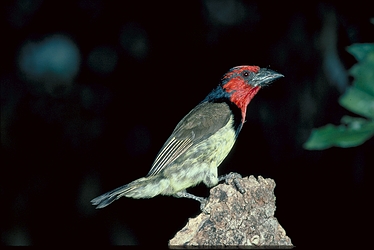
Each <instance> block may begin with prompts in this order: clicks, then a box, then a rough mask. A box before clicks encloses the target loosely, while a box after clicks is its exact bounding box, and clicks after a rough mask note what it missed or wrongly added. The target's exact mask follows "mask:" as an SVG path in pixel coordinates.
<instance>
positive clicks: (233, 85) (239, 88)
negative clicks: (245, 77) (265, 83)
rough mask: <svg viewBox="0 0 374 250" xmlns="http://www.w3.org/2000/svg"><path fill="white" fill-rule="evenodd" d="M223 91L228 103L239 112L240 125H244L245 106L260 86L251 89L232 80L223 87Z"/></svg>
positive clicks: (249, 86)
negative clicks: (227, 94) (225, 93)
mask: <svg viewBox="0 0 374 250" xmlns="http://www.w3.org/2000/svg"><path fill="white" fill-rule="evenodd" d="M223 89H224V90H225V92H227V93H229V95H230V101H231V102H233V103H234V104H235V105H236V106H238V108H239V109H240V110H241V113H242V123H244V122H245V117H246V114H247V106H248V104H249V103H250V101H251V100H252V98H253V97H254V96H255V95H256V94H257V92H258V91H259V90H260V86H256V87H253V86H251V85H248V84H246V83H243V82H242V81H235V79H232V80H231V81H230V82H228V83H227V84H225V85H224V86H223Z"/></svg>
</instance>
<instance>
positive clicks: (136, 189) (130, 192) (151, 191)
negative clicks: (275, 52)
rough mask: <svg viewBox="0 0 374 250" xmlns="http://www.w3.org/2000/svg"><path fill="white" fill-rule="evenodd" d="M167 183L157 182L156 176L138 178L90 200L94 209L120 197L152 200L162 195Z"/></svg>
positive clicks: (163, 180) (165, 181) (166, 181)
mask: <svg viewBox="0 0 374 250" xmlns="http://www.w3.org/2000/svg"><path fill="white" fill-rule="evenodd" d="M168 183H169V182H168V180H166V179H162V180H159V179H157V178H156V176H152V177H144V178H140V179H138V180H135V181H133V182H131V183H129V184H126V185H123V186H121V187H118V188H116V189H114V190H112V191H109V192H107V193H105V194H102V195H100V196H98V197H96V198H94V199H92V200H91V203H92V205H94V206H97V207H96V208H104V207H106V206H108V205H109V204H111V203H112V202H113V201H115V200H118V199H119V198H121V197H122V196H126V197H132V198H135V199H139V198H152V197H154V196H156V195H158V194H161V193H163V192H164V191H165V189H166V188H167V186H168Z"/></svg>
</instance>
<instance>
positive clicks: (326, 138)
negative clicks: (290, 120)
mask: <svg viewBox="0 0 374 250" xmlns="http://www.w3.org/2000/svg"><path fill="white" fill-rule="evenodd" d="M342 122H344V123H346V124H347V125H346V126H345V125H339V126H335V125H332V124H327V125H326V126H323V127H321V128H318V129H313V130H312V133H311V135H310V137H309V139H308V140H307V142H306V143H305V144H304V145H303V147H304V148H305V149H309V150H322V149H326V148H330V147H333V146H336V147H342V148H348V147H355V146H359V145H361V144H362V143H364V142H365V141H366V140H368V139H369V138H371V137H372V136H373V135H374V122H373V121H368V120H366V119H363V118H357V117H349V116H344V117H343V118H342Z"/></svg>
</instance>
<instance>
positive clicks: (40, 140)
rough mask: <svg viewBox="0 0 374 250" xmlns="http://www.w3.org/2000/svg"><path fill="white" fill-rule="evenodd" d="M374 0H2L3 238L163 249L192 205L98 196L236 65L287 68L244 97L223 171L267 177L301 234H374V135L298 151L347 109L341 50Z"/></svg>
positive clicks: (309, 238)
mask: <svg viewBox="0 0 374 250" xmlns="http://www.w3.org/2000/svg"><path fill="white" fill-rule="evenodd" d="M338 2H339V3H338ZM367 2H368V3H367V4H362V3H359V2H355V4H352V2H344V1H336V2H323V3H321V2H309V3H303V2H293V3H292V4H291V2H290V4H289V5H287V3H285V2H284V1H278V3H269V2H266V3H264V2H263V1H240V0H235V1H213V0H205V1H188V2H187V1H185V2H179V1H174V2H163V1H132V2H129V1H123V2H120V1H102V0H94V1H85V0H80V1H66V0H64V1H60V0H57V1H43V0H34V1H33V0H16V1H5V2H4V1H3V2H2V3H1V26H2V28H1V33H2V36H1V37H2V38H1V44H2V46H1V57H0V58H1V67H0V81H1V157H0V159H1V160H0V162H1V175H0V176H1V177H0V178H1V184H0V188H1V190H0V192H1V207H2V212H1V213H0V214H1V223H0V225H1V226H0V227H1V242H2V244H4V245H29V244H35V245H44V244H58V245H61V244H81V245H96V244H101V245H104V244H105V245H112V244H160V245H164V246H166V245H167V242H168V240H169V239H171V238H172V237H173V236H174V234H175V233H176V232H177V231H178V230H180V229H181V228H182V227H183V226H184V225H185V223H186V222H187V220H188V218H190V217H194V216H196V215H197V214H198V213H199V204H198V203H197V202H195V201H193V200H188V199H176V198H172V197H156V198H153V199H149V200H132V199H126V198H122V199H120V200H119V201H116V202H115V203H113V204H112V205H110V206H109V207H107V208H105V209H102V210H95V208H94V207H93V206H91V204H90V202H89V201H90V200H91V199H92V198H94V197H96V196H97V195H100V194H102V193H103V192H107V191H109V190H111V189H113V188H116V187H118V186H120V185H123V184H126V183H128V182H130V181H132V180H134V179H136V178H139V177H142V176H144V175H145V174H146V173H147V172H148V170H149V168H150V165H151V163H152V161H153V159H154V157H155V155H156V154H157V152H158V150H159V149H160V147H161V146H162V145H163V143H164V142H165V140H166V139H167V138H168V136H169V135H170V133H171V132H172V130H173V128H174V126H175V125H176V124H177V123H178V121H179V120H180V119H181V118H182V117H183V116H184V115H185V114H187V112H188V111H189V110H191V109H192V108H193V107H194V106H195V105H196V104H198V103H199V102H200V101H201V100H202V99H203V98H204V97H205V95H207V94H208V93H209V91H210V90H211V89H212V88H214V87H215V86H216V85H217V84H218V82H219V79H220V77H221V76H222V75H223V74H224V73H225V72H226V71H227V70H228V69H229V68H231V67H233V66H237V65H259V66H261V67H268V66H269V67H270V68H271V69H274V70H276V71H278V72H280V73H282V74H284V75H285V78H284V79H281V80H279V81H277V82H276V83H274V84H273V85H272V86H270V87H268V88H265V89H263V90H261V91H260V92H259V94H258V95H257V96H256V97H255V98H254V100H253V101H252V102H251V104H250V105H249V106H248V111H247V122H246V124H245V126H244V128H243V130H242V132H241V134H240V136H239V139H238V141H237V143H236V145H235V146H234V149H233V151H232V152H231V153H230V155H229V156H228V157H227V159H226V160H225V161H224V163H223V164H222V165H221V166H220V168H219V173H220V174H225V173H229V172H231V171H235V172H239V173H241V174H242V175H243V176H248V175H255V176H258V175H262V176H264V177H268V178H273V179H274V180H275V181H276V184H277V186H276V189H275V194H276V197H277V210H276V217H277V218H278V220H279V222H280V224H281V225H282V226H283V227H284V229H285V230H286V232H287V235H288V236H289V237H290V238H291V240H292V242H293V244H295V245H296V246H303V245H310V244H313V245H322V244H325V243H329V244H343V245H346V244H349V245H356V244H365V243H370V242H371V241H370V237H371V235H370V234H369V230H371V229H370V225H369V224H368V223H369V222H368V220H369V218H371V216H372V215H371V210H372V205H371V204H372V203H371V199H372V195H369V192H368V189H369V188H370V187H371V189H372V184H371V182H370V177H369V176H371V173H372V166H374V160H373V152H374V150H373V149H374V141H373V139H371V140H369V141H367V142H366V143H365V144H363V145H362V146H360V147H356V148H349V149H340V148H331V149H328V150H324V151H306V150H304V149H303V148H302V144H303V143H304V142H305V141H306V140H307V138H308V136H309V134H310V131H311V129H312V128H313V127H319V126H322V125H325V124H327V123H333V124H339V122H340V118H341V117H342V116H343V115H344V114H350V113H349V112H348V111H346V110H344V109H343V108H342V107H340V106H339V104H338V102H337V100H338V97H339V96H340V95H341V94H342V93H343V92H344V90H345V89H346V88H347V87H348V86H349V84H350V83H351V81H352V78H351V77H350V76H349V75H348V71H347V70H348V69H349V68H350V67H351V66H352V65H353V64H354V63H356V61H355V59H354V58H353V57H352V56H351V55H350V54H348V53H347V52H346V47H347V46H349V45H351V44H353V43H364V42H373V41H374V36H373V34H374V33H373V31H374V25H373V24H371V23H370V18H373V11H372V7H371V5H370V3H369V2H370V1H367ZM350 115H354V114H350ZM192 192H194V193H195V194H199V195H204V196H207V195H208V190H207V189H206V188H205V187H197V188H194V189H193V190H192Z"/></svg>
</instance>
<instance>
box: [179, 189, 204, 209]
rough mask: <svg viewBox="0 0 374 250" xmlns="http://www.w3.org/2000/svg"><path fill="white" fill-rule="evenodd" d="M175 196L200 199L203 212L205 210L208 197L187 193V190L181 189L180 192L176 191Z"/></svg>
mask: <svg viewBox="0 0 374 250" xmlns="http://www.w3.org/2000/svg"><path fill="white" fill-rule="evenodd" d="M173 196H174V197H177V198H188V199H193V200H195V201H198V202H200V210H201V211H203V212H204V211H205V206H206V204H207V199H206V198H203V197H199V196H196V195H193V194H190V193H187V192H186V191H179V192H178V193H175V194H174V195H173Z"/></svg>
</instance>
